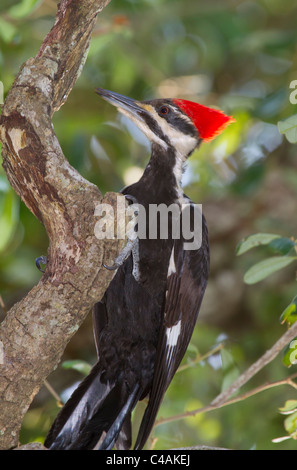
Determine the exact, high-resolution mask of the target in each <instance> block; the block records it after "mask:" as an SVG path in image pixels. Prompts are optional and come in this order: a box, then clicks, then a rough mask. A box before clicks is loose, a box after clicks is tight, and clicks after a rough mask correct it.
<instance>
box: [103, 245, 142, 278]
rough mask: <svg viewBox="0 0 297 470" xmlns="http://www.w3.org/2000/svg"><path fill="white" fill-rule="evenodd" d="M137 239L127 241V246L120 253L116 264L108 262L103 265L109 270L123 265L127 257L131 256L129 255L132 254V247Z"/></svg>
mask: <svg viewBox="0 0 297 470" xmlns="http://www.w3.org/2000/svg"><path fill="white" fill-rule="evenodd" d="M135 241H136V240H128V242H127V245H126V246H125V248H124V249H123V250H122V251H121V253H120V254H119V256H117V257H116V259H115V261H114V264H113V265H112V266H108V265H107V264H105V263H103V266H104V267H105V268H106V269H108V270H109V271H115V270H116V269H118V268H119V267H120V266H122V264H123V263H124V261H126V259H127V258H128V257H129V255H130V254H131V252H132V249H133V246H134V244H135Z"/></svg>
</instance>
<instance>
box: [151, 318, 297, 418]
mask: <svg viewBox="0 0 297 470" xmlns="http://www.w3.org/2000/svg"><path fill="white" fill-rule="evenodd" d="M296 336H297V322H296V323H294V324H293V326H291V328H290V329H289V330H287V331H286V332H285V333H284V334H283V335H282V336H281V337H280V338H279V339H278V340H277V341H276V343H275V344H274V345H273V346H272V347H271V348H270V349H269V350H268V351H266V353H265V354H263V356H261V357H260V358H259V359H258V360H257V361H256V362H254V364H252V365H251V366H250V367H249V368H248V369H247V370H246V371H245V372H244V373H243V374H241V375H240V376H239V377H238V379H236V380H235V381H234V382H233V384H231V385H230V387H228V388H227V389H226V390H224V391H223V392H222V393H220V394H219V395H218V396H217V397H216V398H215V399H214V400H213V401H212V402H211V403H210V405H206V406H203V407H202V408H198V409H196V410H192V411H186V412H185V413H180V414H179V415H175V416H170V417H168V418H160V419H158V420H157V421H156V423H155V427H156V426H159V425H161V424H165V423H170V422H172V421H178V420H180V419H184V418H188V417H190V416H195V415H196V414H198V413H205V412H208V411H213V410H216V409H218V408H222V407H223V406H227V405H231V404H234V403H237V402H239V401H242V400H245V399H246V398H249V397H251V396H253V395H256V394H257V393H260V392H262V391H264V390H267V389H269V388H273V387H277V386H280V385H290V386H291V387H293V388H297V385H296V384H295V382H293V379H294V378H295V377H297V373H295V374H292V375H291V376H290V377H287V378H286V379H283V380H279V381H276V382H270V383H266V384H263V385H260V386H259V387H256V388H254V389H253V390H250V391H249V392H246V393H243V394H242V395H240V396H238V397H233V398H231V397H232V395H234V393H235V392H236V391H237V390H239V389H240V388H241V387H242V386H243V385H244V384H245V383H247V382H248V381H249V380H250V379H251V378H252V377H254V376H255V375H256V374H257V373H258V372H259V371H260V370H262V369H263V368H264V367H265V366H266V365H267V364H269V363H270V362H271V361H272V360H273V359H275V357H276V356H277V355H278V354H279V352H280V351H281V350H283V349H284V348H285V347H286V346H287V345H288V344H289V343H290V342H291V341H292V340H293V339H294V338H295V337H296Z"/></svg>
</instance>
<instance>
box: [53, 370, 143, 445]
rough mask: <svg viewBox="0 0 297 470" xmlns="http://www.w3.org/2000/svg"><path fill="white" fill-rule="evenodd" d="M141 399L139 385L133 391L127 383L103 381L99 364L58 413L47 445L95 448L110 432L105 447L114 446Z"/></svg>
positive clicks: (104, 441)
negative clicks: (102, 437)
mask: <svg viewBox="0 0 297 470" xmlns="http://www.w3.org/2000/svg"><path fill="white" fill-rule="evenodd" d="M138 398H139V386H137V385H136V386H135V387H134V388H132V390H130V389H129V387H128V386H127V384H126V383H125V382H122V383H121V382H120V381H115V382H114V383H111V382H106V381H103V380H102V371H101V369H100V366H99V363H97V364H96V365H95V366H94V367H93V369H92V371H91V372H90V374H89V375H88V376H87V377H86V378H85V379H84V380H83V381H82V383H81V384H80V385H79V387H78V388H77V389H76V390H75V392H74V393H73V395H72V396H71V398H70V400H68V402H67V403H66V405H65V406H64V407H63V408H62V410H61V411H60V413H59V414H58V416H57V418H56V420H55V422H54V424H53V425H52V428H51V429H50V431H49V433H48V436H47V438H46V440H45V443H44V445H45V447H48V448H50V449H51V450H70V449H76V450H91V449H94V448H95V446H96V444H97V443H98V441H99V440H100V438H101V436H102V435H103V433H106V435H105V437H104V439H103V442H102V444H101V447H102V448H105V449H106V448H112V446H113V445H114V442H115V441H116V440H117V438H118V437H119V439H120V432H121V428H122V426H123V423H124V422H125V420H126V421H127V419H129V417H130V415H131V410H132V409H133V407H134V406H135V404H136V402H137V400H138ZM126 427H127V425H126ZM127 443H129V437H128V440H127ZM110 446H111V447H110ZM125 448H127V447H126V445H125Z"/></svg>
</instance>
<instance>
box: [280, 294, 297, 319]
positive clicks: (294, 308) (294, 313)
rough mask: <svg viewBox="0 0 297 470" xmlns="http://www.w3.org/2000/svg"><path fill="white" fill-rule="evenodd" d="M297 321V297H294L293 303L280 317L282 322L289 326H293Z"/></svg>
mask: <svg viewBox="0 0 297 470" xmlns="http://www.w3.org/2000/svg"><path fill="white" fill-rule="evenodd" d="M296 320H297V296H296V297H294V299H293V300H292V302H291V303H290V304H289V305H288V306H287V308H286V309H285V310H284V311H283V313H282V314H281V316H280V322H281V323H282V324H283V323H288V325H289V326H291V325H293V323H295V321H296Z"/></svg>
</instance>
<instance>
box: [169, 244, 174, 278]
mask: <svg viewBox="0 0 297 470" xmlns="http://www.w3.org/2000/svg"><path fill="white" fill-rule="evenodd" d="M174 273H176V266H175V262H174V247H173V248H172V252H171V256H170V260H169V266H168V273H167V277H169V276H171V274H174Z"/></svg>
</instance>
